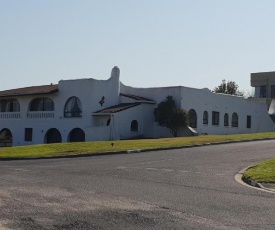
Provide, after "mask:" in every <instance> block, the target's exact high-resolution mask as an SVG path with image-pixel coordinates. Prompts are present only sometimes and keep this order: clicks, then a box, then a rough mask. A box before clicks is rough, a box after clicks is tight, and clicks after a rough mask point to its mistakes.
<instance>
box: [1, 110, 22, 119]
mask: <svg viewBox="0 0 275 230" xmlns="http://www.w3.org/2000/svg"><path fill="white" fill-rule="evenodd" d="M20 118H21V116H20V112H4V113H0V119H2V120H6V119H20Z"/></svg>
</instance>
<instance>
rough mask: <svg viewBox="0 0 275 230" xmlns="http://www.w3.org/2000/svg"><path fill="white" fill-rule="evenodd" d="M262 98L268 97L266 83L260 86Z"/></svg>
mask: <svg viewBox="0 0 275 230" xmlns="http://www.w3.org/2000/svg"><path fill="white" fill-rule="evenodd" d="M260 98H266V85H262V86H260Z"/></svg>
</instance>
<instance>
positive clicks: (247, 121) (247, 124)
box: [246, 116, 251, 129]
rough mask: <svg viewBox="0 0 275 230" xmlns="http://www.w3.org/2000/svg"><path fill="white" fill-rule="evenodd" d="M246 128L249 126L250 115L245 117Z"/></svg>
mask: <svg viewBox="0 0 275 230" xmlns="http://www.w3.org/2000/svg"><path fill="white" fill-rule="evenodd" d="M246 128H248V129H250V128H251V116H247V117H246Z"/></svg>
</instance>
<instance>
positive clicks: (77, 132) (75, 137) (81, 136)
mask: <svg viewBox="0 0 275 230" xmlns="http://www.w3.org/2000/svg"><path fill="white" fill-rule="evenodd" d="M68 141H69V142H84V141H85V133H84V131H83V130H82V129H80V128H75V129H73V130H72V131H71V132H70V133H69V138H68Z"/></svg>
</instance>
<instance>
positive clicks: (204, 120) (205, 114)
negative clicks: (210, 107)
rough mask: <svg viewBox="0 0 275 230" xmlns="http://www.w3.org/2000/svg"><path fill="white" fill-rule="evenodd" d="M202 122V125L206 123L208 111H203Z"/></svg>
mask: <svg viewBox="0 0 275 230" xmlns="http://www.w3.org/2000/svg"><path fill="white" fill-rule="evenodd" d="M202 123H203V124H204V125H208V112H207V111H204V112H203V121H202Z"/></svg>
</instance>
